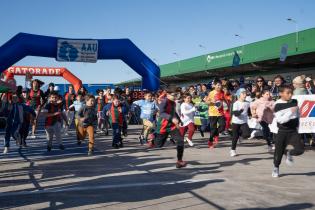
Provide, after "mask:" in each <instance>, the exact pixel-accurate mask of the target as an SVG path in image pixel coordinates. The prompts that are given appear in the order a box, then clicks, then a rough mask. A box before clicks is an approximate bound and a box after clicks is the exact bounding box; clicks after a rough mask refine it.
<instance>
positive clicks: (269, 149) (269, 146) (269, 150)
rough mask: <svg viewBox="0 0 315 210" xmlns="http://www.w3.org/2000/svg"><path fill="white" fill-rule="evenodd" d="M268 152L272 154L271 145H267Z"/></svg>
mask: <svg viewBox="0 0 315 210" xmlns="http://www.w3.org/2000/svg"><path fill="white" fill-rule="evenodd" d="M268 152H270V153H271V152H273V149H272V146H271V145H268Z"/></svg>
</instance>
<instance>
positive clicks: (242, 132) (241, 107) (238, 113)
mask: <svg viewBox="0 0 315 210" xmlns="http://www.w3.org/2000/svg"><path fill="white" fill-rule="evenodd" d="M236 97H237V101H235V102H234V103H233V108H232V146H231V151H230V156H231V157H234V156H236V155H237V153H236V145H237V141H238V139H239V137H240V136H242V137H243V138H248V137H249V136H250V130H249V127H248V124H247V120H248V109H249V102H247V101H245V98H246V90H245V89H244V88H240V89H238V90H237V92H236Z"/></svg>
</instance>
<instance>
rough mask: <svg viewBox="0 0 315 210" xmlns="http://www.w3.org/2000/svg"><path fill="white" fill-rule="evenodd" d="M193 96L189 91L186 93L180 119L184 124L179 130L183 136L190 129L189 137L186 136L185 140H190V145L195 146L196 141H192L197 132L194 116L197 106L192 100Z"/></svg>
mask: <svg viewBox="0 0 315 210" xmlns="http://www.w3.org/2000/svg"><path fill="white" fill-rule="evenodd" d="M191 100H192V96H191V95H190V94H189V93H186V94H185V95H184V102H183V103H182V104H181V106H180V113H181V116H180V119H181V122H182V125H181V126H180V128H179V130H180V133H181V135H182V136H183V137H185V134H186V132H187V130H188V137H187V138H185V141H187V142H188V144H189V146H191V147H193V146H194V143H193V142H192V138H193V135H194V133H195V124H194V116H195V112H196V108H195V107H194V105H193V104H192V102H191Z"/></svg>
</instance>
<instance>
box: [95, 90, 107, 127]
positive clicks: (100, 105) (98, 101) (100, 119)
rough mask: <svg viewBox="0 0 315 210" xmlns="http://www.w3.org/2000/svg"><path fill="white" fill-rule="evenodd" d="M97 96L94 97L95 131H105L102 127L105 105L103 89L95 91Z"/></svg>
mask: <svg viewBox="0 0 315 210" xmlns="http://www.w3.org/2000/svg"><path fill="white" fill-rule="evenodd" d="M96 93H97V95H98V96H97V98H96V109H97V132H98V133H105V131H104V130H103V129H104V117H103V113H102V112H103V108H104V106H105V97H104V91H103V90H101V89H99V90H97V91H96Z"/></svg>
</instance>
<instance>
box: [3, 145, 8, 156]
mask: <svg viewBox="0 0 315 210" xmlns="http://www.w3.org/2000/svg"><path fill="white" fill-rule="evenodd" d="M9 150H10V149H9V147H4V150H3V154H4V155H5V154H8V153H9Z"/></svg>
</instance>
